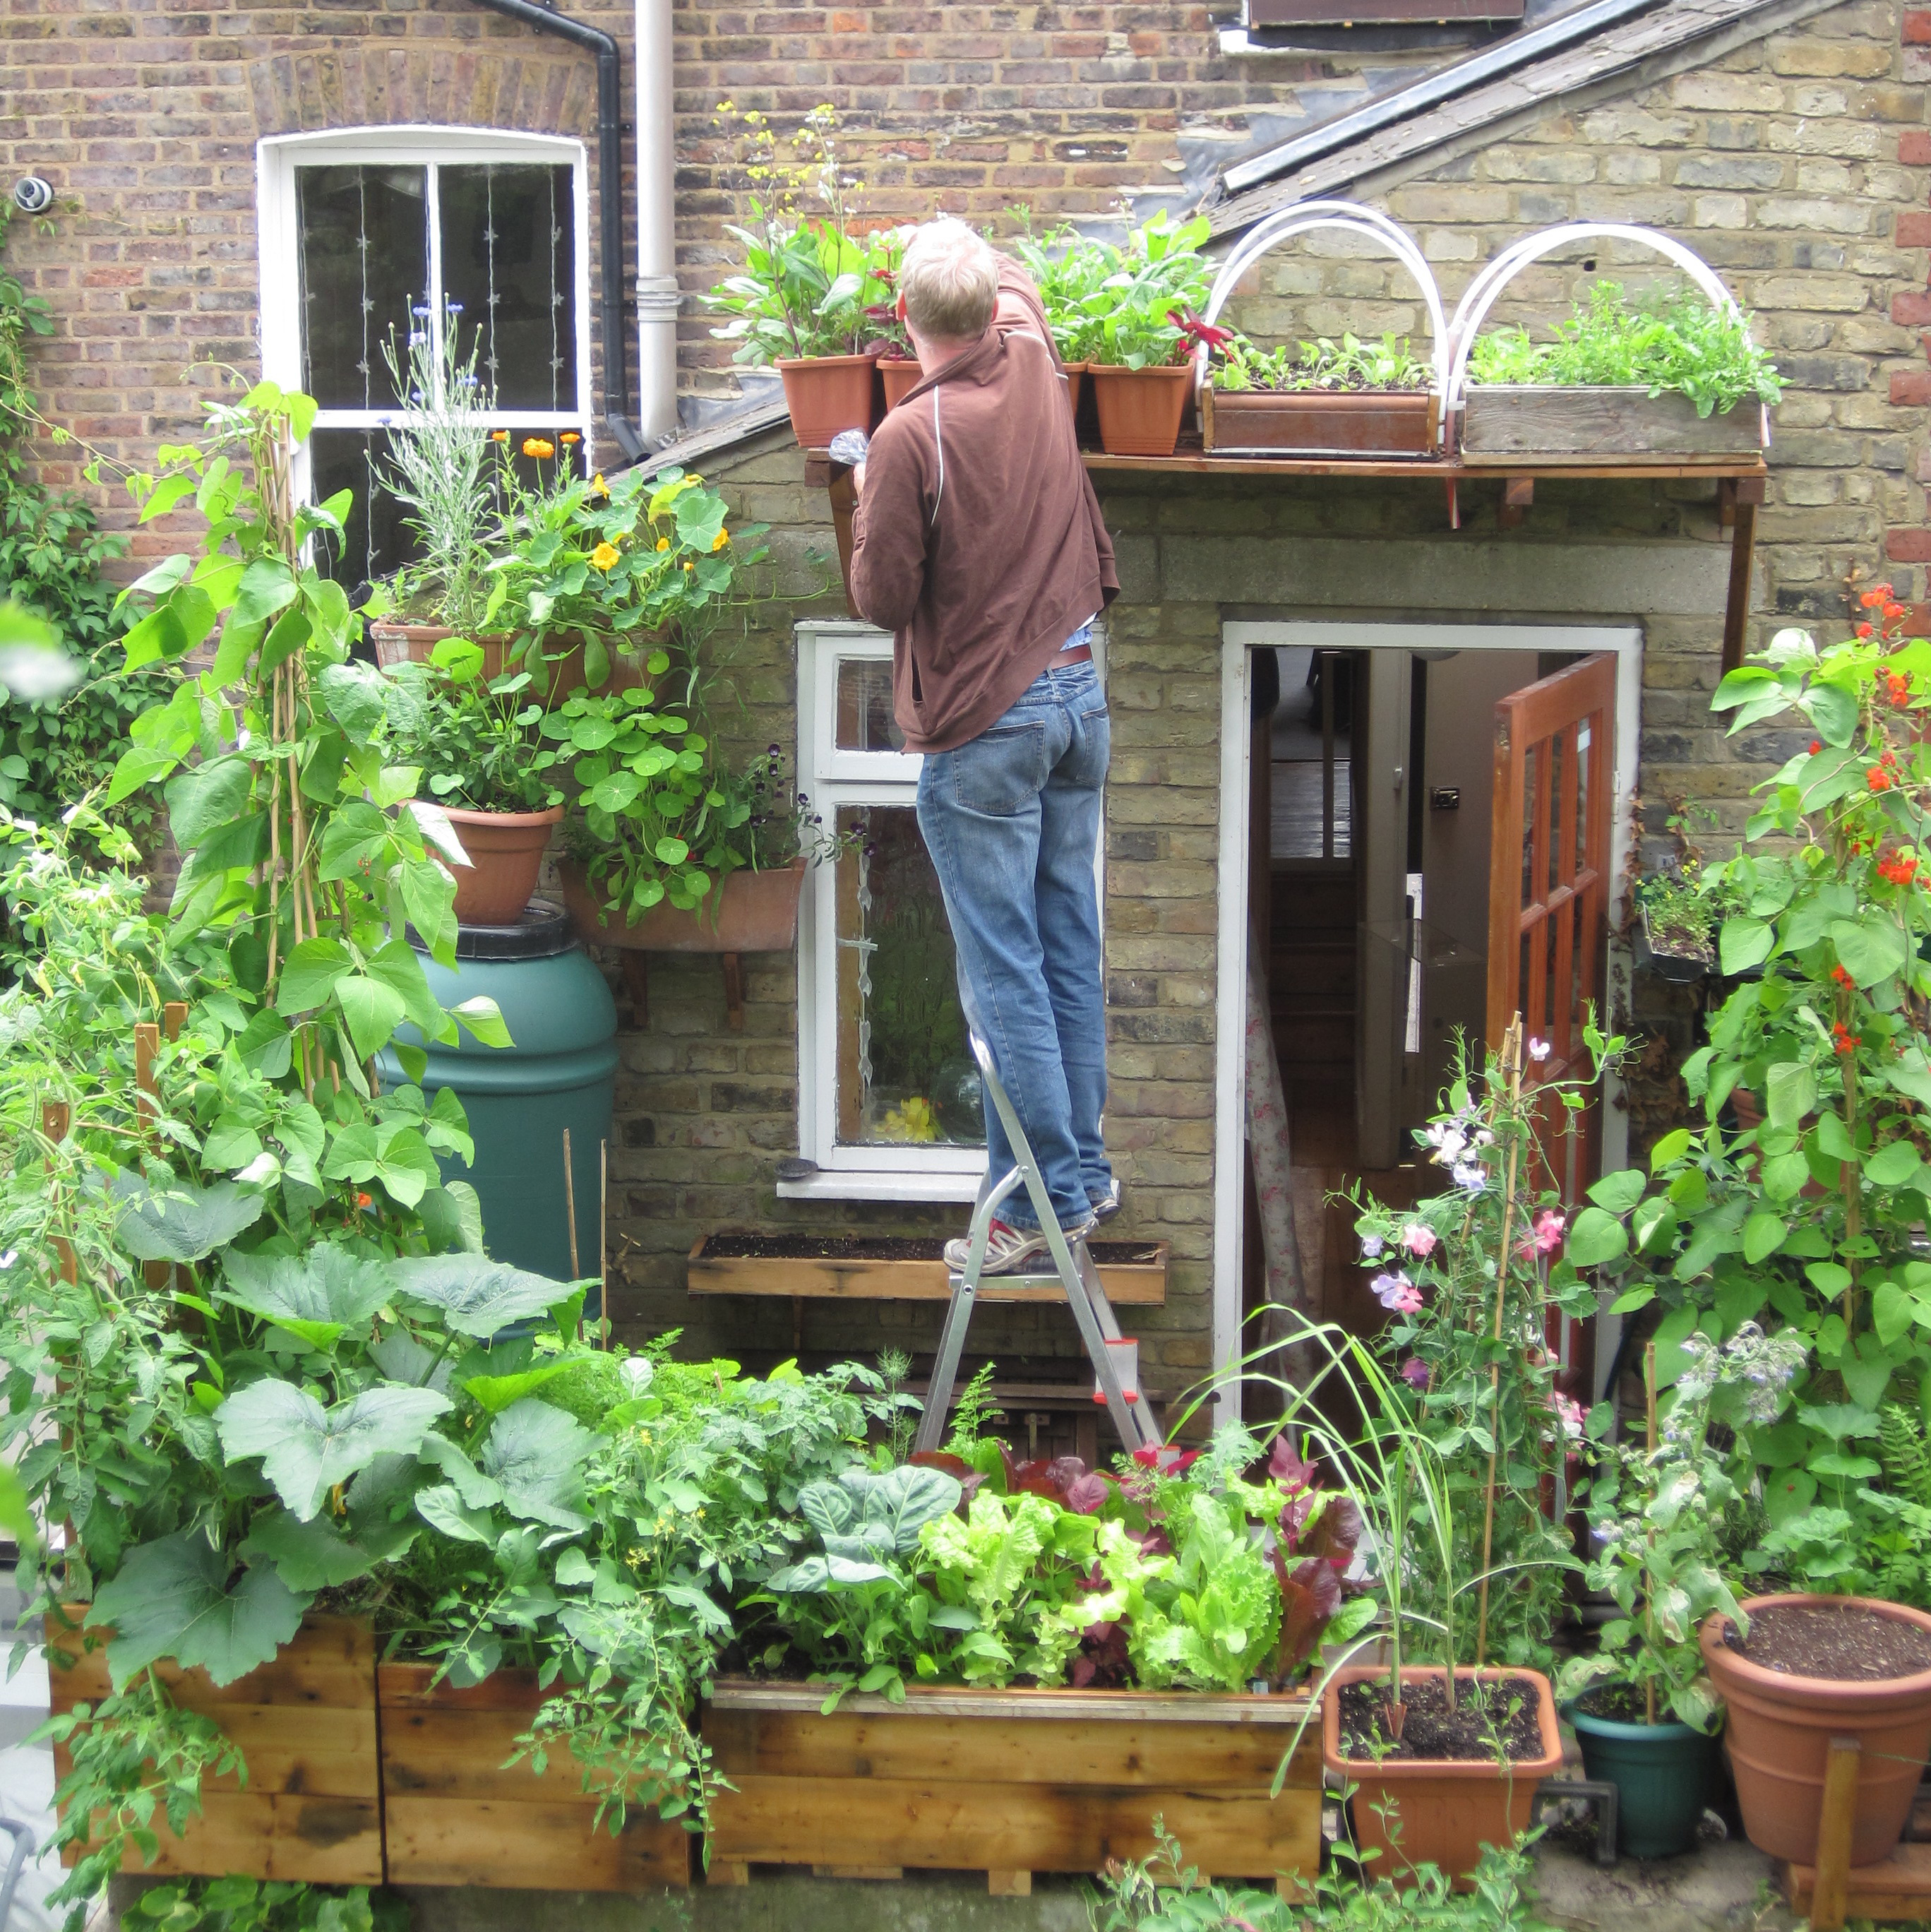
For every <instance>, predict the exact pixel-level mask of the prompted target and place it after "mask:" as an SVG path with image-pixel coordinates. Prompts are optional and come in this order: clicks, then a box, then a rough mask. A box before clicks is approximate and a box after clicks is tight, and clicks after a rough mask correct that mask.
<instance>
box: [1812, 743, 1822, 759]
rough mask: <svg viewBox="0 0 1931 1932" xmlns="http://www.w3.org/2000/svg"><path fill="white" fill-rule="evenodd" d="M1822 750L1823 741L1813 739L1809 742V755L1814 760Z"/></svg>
mask: <svg viewBox="0 0 1931 1932" xmlns="http://www.w3.org/2000/svg"><path fill="white" fill-rule="evenodd" d="M1823 748H1824V741H1823V739H1822V738H1813V739H1811V741H1810V755H1811V756H1812V757H1813V758H1814V757H1816V755H1817V754H1818V753H1819V751H1822V749H1823Z"/></svg>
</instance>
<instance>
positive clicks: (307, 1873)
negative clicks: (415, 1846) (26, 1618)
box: [47, 1604, 382, 1885]
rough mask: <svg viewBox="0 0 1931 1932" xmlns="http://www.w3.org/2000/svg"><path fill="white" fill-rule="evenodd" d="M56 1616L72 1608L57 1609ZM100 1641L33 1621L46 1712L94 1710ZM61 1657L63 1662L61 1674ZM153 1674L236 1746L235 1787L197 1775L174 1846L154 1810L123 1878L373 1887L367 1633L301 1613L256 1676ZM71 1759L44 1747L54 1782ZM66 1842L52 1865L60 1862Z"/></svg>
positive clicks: (377, 1874) (341, 1620) (99, 1691)
mask: <svg viewBox="0 0 1931 1932" xmlns="http://www.w3.org/2000/svg"><path fill="white" fill-rule="evenodd" d="M85 1612H86V1607H85V1605H84V1604H70V1605H68V1606H67V1613H68V1616H69V1617H70V1619H72V1620H73V1621H75V1622H78V1621H79V1619H80V1618H82V1616H85ZM105 1640H106V1639H105V1635H104V1634H103V1633H102V1632H100V1631H89V1632H88V1633H87V1635H86V1637H85V1639H83V1638H82V1636H81V1634H79V1632H77V1631H73V1630H70V1629H67V1628H64V1627H63V1626H62V1625H61V1623H60V1622H58V1620H57V1619H54V1618H51V1617H50V1618H49V1619H48V1621H47V1646H48V1658H47V1682H48V1689H49V1694H50V1702H51V1707H52V1709H53V1711H54V1712H55V1713H56V1714H58V1713H60V1712H66V1711H70V1710H71V1709H73V1706H75V1705H76V1704H78V1703H90V1704H91V1703H98V1702H99V1701H100V1699H101V1698H103V1697H106V1695H107V1694H108V1692H109V1690H110V1689H111V1688H112V1685H111V1684H110V1682H109V1677H108V1674H107V1658H106V1652H105V1650H104V1649H93V1650H83V1649H82V1644H83V1642H84V1641H91V1642H93V1643H97V1644H104V1643H105ZM62 1655H65V1656H67V1657H70V1658H72V1659H73V1662H72V1663H71V1664H70V1665H67V1666H63V1665H62V1664H61V1662H60V1661H59V1660H60V1658H61V1656H62ZM154 1670H155V1674H156V1676H158V1677H159V1678H160V1681H161V1682H162V1684H163V1685H164V1686H166V1690H167V1692H168V1694H169V1696H170V1697H172V1698H173V1700H175V1703H177V1704H178V1705H179V1706H181V1708H182V1709H184V1710H188V1711H196V1712H200V1713H201V1714H202V1715H204V1716H206V1717H210V1718H213V1719H214V1721H215V1722H216V1723H217V1724H219V1725H220V1727H221V1728H222V1730H223V1731H225V1732H226V1733H227V1734H228V1736H229V1737H230V1738H231V1739H233V1741H234V1742H235V1743H236V1744H237V1745H239V1746H240V1747H241V1756H242V1759H243V1760H244V1763H246V1765H247V1771H248V1777H247V1784H245V1785H244V1784H242V1783H241V1781H240V1780H239V1779H238V1778H235V1776H234V1775H232V1774H230V1775H229V1776H227V1777H226V1778H212V1777H210V1778H205V1779H204V1780H203V1781H202V1807H201V1816H200V1817H198V1818H196V1819H194V1820H192V1821H191V1822H190V1823H189V1825H188V1826H187V1830H186V1831H185V1832H183V1833H182V1834H181V1835H180V1836H179V1837H178V1838H177V1837H176V1836H175V1834H174V1833H173V1832H170V1831H169V1829H168V1827H167V1823H166V1820H164V1819H163V1818H162V1817H160V1816H159V1814H157V1815H156V1817H155V1818H154V1821H153V1829H154V1834H155V1836H156V1837H157V1838H158V1839H159V1841H160V1849H159V1851H158V1852H157V1854H156V1855H155V1858H154V1861H153V1863H152V1864H146V1863H145V1861H143V1860H142V1857H141V1855H140V1853H139V1851H138V1850H137V1849H135V1848H134V1847H133V1846H129V1848H128V1849H127V1854H126V1856H125V1857H124V1858H123V1860H122V1864H121V1868H122V1869H123V1870H127V1871H142V1870H145V1871H148V1872H150V1873H155V1874H158V1875H161V1876H181V1875H184V1874H189V1873H193V1874H199V1875H202V1876H215V1877H219V1876H223V1875H224V1874H226V1873H235V1874H236V1875H238V1876H243V1877H247V1878H258V1879H305V1880H307V1882H309V1883H310V1884H311V1885H379V1884H381V1883H382V1797H381V1790H380V1785H379V1780H378V1776H377V1771H376V1653H375V1641H374V1639H373V1637H372V1636H371V1635H370V1631H369V1628H368V1626H367V1625H366V1624H360V1623H356V1622H352V1621H351V1620H350V1619H348V1618H346V1617H325V1616H307V1617H304V1619H302V1623H301V1630H300V1631H299V1632H298V1634H296V1636H295V1639H294V1640H293V1641H292V1643H289V1644H287V1645H286V1646H284V1647H283V1649H282V1651H281V1652H280V1655H278V1656H277V1657H276V1658H274V1661H272V1662H271V1663H268V1664H263V1665H262V1667H261V1668H260V1669H259V1670H252V1671H250V1673H248V1674H247V1676H245V1677H243V1678H240V1679H237V1680H236V1681H235V1682H234V1683H232V1684H229V1685H225V1686H221V1687H217V1686H216V1685H214V1684H213V1683H211V1682H209V1680H208V1674H207V1673H206V1672H205V1671H202V1670H182V1669H181V1667H179V1666H178V1664H157V1665H156V1666H155V1667H154ZM72 1768H73V1759H72V1757H71V1755H70V1754H69V1752H68V1751H67V1750H66V1749H65V1748H64V1747H63V1746H59V1745H56V1746H55V1750H54V1770H55V1775H56V1776H58V1777H59V1778H65V1777H66V1776H67V1773H68V1772H69V1771H70V1769H72ZM79 1855H80V1847H79V1846H76V1845H69V1846H66V1847H64V1849H63V1850H62V1852H61V1858H62V1860H63V1861H64V1863H66V1864H70V1865H71V1864H74V1863H75V1862H76V1860H77V1859H78V1858H79Z"/></svg>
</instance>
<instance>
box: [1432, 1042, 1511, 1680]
mask: <svg viewBox="0 0 1931 1932" xmlns="http://www.w3.org/2000/svg"><path fill="white" fill-rule="evenodd" d="M1499 1071H1500V1073H1501V1076H1502V1078H1503V1079H1505V1080H1507V1082H1508V1083H1509V1100H1510V1111H1511V1112H1512V1113H1513V1112H1515V1111H1516V1109H1517V1108H1519V1105H1520V1103H1521V1101H1522V1015H1521V1014H1520V1013H1518V1014H1516V1016H1515V1018H1514V1019H1512V1020H1511V1021H1510V1022H1509V1030H1508V1031H1507V1033H1505V1034H1504V1035H1503V1036H1502V1058H1501V1067H1500V1069H1499ZM1521 1157H1522V1139H1521V1136H1519V1135H1518V1134H1516V1133H1513V1131H1512V1132H1511V1133H1510V1139H1509V1182H1508V1187H1507V1191H1506V1192H1505V1193H1504V1194H1503V1196H1502V1249H1501V1254H1500V1256H1498V1259H1497V1260H1496V1263H1495V1322H1494V1324H1493V1325H1492V1328H1491V1329H1490V1331H1489V1339H1490V1340H1491V1341H1492V1342H1495V1343H1500V1342H1501V1339H1502V1308H1503V1302H1504V1297H1505V1296H1506V1295H1507V1292H1508V1286H1509V1239H1510V1236H1511V1235H1513V1233H1514V1232H1515V1229H1514V1225H1513V1224H1514V1221H1515V1216H1516V1172H1517V1169H1518V1163H1519V1161H1520V1160H1521ZM1501 1381H1502V1365H1501V1361H1499V1360H1497V1361H1492V1362H1491V1363H1490V1364H1489V1442H1490V1444H1491V1445H1492V1446H1491V1448H1490V1449H1489V1475H1488V1479H1487V1481H1486V1483H1485V1484H1483V1496H1482V1589H1481V1596H1480V1601H1479V1602H1478V1604H1477V1607H1476V1613H1475V1667H1476V1669H1477V1670H1480V1669H1481V1667H1482V1666H1483V1664H1486V1663H1487V1662H1488V1661H1489V1561H1490V1557H1491V1555H1492V1552H1493V1550H1494V1549H1495V1465H1496V1460H1497V1458H1498V1455H1499V1454H1500V1452H1501V1422H1502V1418H1501ZM1448 1682H1449V1698H1448V1701H1449V1704H1450V1708H1451V1709H1452V1708H1453V1705H1454V1702H1455V1691H1454V1682H1455V1660H1454V1659H1453V1658H1450V1659H1449V1661H1448Z"/></svg>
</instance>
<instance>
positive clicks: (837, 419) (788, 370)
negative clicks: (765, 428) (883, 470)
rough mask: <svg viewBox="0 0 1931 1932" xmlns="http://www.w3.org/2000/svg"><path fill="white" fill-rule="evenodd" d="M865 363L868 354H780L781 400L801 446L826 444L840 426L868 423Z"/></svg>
mask: <svg viewBox="0 0 1931 1932" xmlns="http://www.w3.org/2000/svg"><path fill="white" fill-rule="evenodd" d="M871 365H872V358H871V357H870V356H810V357H808V358H806V359H804V360H802V361H798V360H790V361H787V360H784V359H780V361H779V362H778V374H780V375H781V376H782V377H784V407H786V408H787V409H788V410H790V412H791V431H792V434H793V435H794V436H796V437H797V439H798V442H799V446H800V447H801V448H802V449H829V447H830V446H831V441H832V437H835V436H836V435H837V434H838V431H840V430H841V429H869V428H871Z"/></svg>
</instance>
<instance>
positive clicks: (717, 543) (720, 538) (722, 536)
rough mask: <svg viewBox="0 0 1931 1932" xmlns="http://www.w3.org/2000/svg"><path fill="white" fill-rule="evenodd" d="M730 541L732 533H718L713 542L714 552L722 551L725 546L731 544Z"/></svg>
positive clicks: (721, 531) (725, 531) (723, 531)
mask: <svg viewBox="0 0 1931 1932" xmlns="http://www.w3.org/2000/svg"><path fill="white" fill-rule="evenodd" d="M730 540H731V533H730V531H729V530H720V531H718V534H717V535H716V537H715V539H714V540H713V541H712V544H711V547H712V549H713V550H722V549H723V548H724V546H725V544H727V543H729V542H730Z"/></svg>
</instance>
